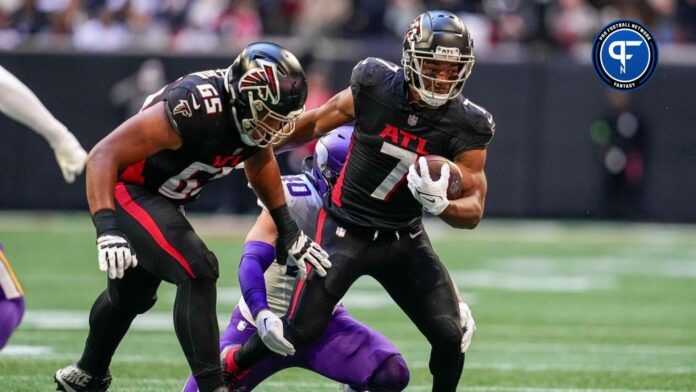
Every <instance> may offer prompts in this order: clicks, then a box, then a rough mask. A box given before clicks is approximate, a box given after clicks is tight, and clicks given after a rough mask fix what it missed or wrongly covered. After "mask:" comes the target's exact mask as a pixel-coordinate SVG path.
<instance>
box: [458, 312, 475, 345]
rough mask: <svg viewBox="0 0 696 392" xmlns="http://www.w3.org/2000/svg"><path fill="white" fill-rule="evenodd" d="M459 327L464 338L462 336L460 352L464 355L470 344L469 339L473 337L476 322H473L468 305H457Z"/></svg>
mask: <svg viewBox="0 0 696 392" xmlns="http://www.w3.org/2000/svg"><path fill="white" fill-rule="evenodd" d="M459 325H460V326H461V327H462V329H463V330H464V336H462V345H461V348H462V352H463V353H465V352H466V350H467V349H468V348H469V345H470V344H471V338H472V336H474V331H476V322H475V321H474V316H472V315H471V309H469V305H467V304H465V303H464V302H460V303H459Z"/></svg>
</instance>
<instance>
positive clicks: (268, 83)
mask: <svg viewBox="0 0 696 392" xmlns="http://www.w3.org/2000/svg"><path fill="white" fill-rule="evenodd" d="M257 62H258V64H259V65H260V66H261V67H259V68H252V69H250V70H248V71H247V72H246V73H244V75H242V78H241V79H240V80H239V91H245V90H256V91H257V92H258V94H259V97H260V98H261V99H263V100H264V101H265V100H266V99H268V98H269V97H270V98H271V102H273V103H274V104H276V103H278V102H279V101H280V89H279V88H278V70H277V69H276V65H275V64H274V63H271V62H269V61H265V60H257Z"/></svg>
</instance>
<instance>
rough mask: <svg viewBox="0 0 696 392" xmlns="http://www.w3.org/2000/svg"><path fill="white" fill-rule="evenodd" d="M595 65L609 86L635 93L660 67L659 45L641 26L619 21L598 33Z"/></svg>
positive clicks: (593, 51) (593, 56)
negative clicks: (658, 58)
mask: <svg viewBox="0 0 696 392" xmlns="http://www.w3.org/2000/svg"><path fill="white" fill-rule="evenodd" d="M592 62H593V64H594V68H595V71H596V72H597V75H599V77H600V79H602V80H603V81H604V82H605V83H606V84H608V85H609V86H611V87H613V88H615V89H618V90H633V89H635V88H638V87H640V86H642V85H643V84H645V82H647V81H648V79H650V77H651V76H652V74H653V72H654V71H655V68H657V43H656V42H655V39H654V38H653V35H652V33H650V31H648V29H647V28H646V27H645V26H643V25H642V24H640V23H638V22H636V21H633V20H617V21H615V22H612V23H610V24H608V25H607V26H605V27H604V28H603V29H602V30H601V31H600V32H599V34H597V37H596V38H595V41H594V45H593V46H592Z"/></svg>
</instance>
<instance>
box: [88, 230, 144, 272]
mask: <svg viewBox="0 0 696 392" xmlns="http://www.w3.org/2000/svg"><path fill="white" fill-rule="evenodd" d="M97 250H98V252H99V269H100V270H102V271H108V272H109V279H116V278H118V279H121V278H123V271H124V270H126V269H128V268H130V267H135V266H137V265H138V258H137V257H135V252H134V251H133V249H132V248H131V245H130V243H129V242H128V240H127V239H126V238H125V237H122V236H121V235H117V234H104V235H101V236H99V238H97Z"/></svg>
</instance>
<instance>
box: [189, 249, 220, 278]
mask: <svg viewBox="0 0 696 392" xmlns="http://www.w3.org/2000/svg"><path fill="white" fill-rule="evenodd" d="M197 259H198V260H201V261H200V265H201V268H197V267H194V272H195V274H196V279H210V280H212V281H213V282H216V281H217V279H218V277H219V276H220V267H219V265H218V259H217V257H216V256H215V254H214V253H213V252H211V251H209V250H207V249H205V250H204V251H203V252H201V253H200V255H199V256H198V257H197Z"/></svg>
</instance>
